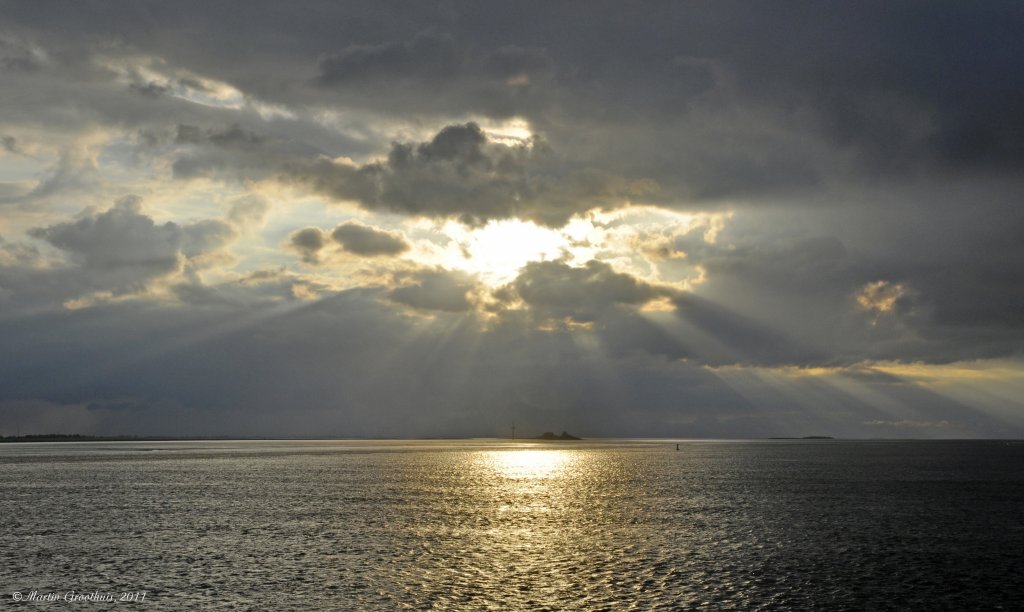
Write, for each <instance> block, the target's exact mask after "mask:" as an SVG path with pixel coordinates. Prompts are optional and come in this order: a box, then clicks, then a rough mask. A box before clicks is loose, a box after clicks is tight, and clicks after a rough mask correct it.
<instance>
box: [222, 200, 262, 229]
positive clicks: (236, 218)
mask: <svg viewBox="0 0 1024 612" xmlns="http://www.w3.org/2000/svg"><path fill="white" fill-rule="evenodd" d="M268 212H270V201H269V200H268V199H267V198H265V197H264V196H261V195H259V194H250V195H245V196H240V197H238V198H235V199H234V200H233V201H232V202H231V206H230V208H229V209H228V215H227V217H228V220H229V221H231V222H232V223H234V224H235V225H237V226H239V227H243V228H248V227H253V226H257V225H260V224H261V223H263V220H264V219H265V218H266V216H267V213H268Z"/></svg>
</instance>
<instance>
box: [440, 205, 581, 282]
mask: <svg viewBox="0 0 1024 612" xmlns="http://www.w3.org/2000/svg"><path fill="white" fill-rule="evenodd" d="M442 231H443V232H444V233H445V234H446V235H447V236H448V237H449V238H451V239H452V240H453V242H454V243H455V244H456V245H457V246H458V248H457V249H454V250H453V251H451V252H450V253H449V255H448V257H447V261H446V262H445V264H446V265H447V267H450V268H455V269H458V270H462V271H464V272H469V273H471V274H475V275H477V276H478V277H479V278H480V279H481V280H482V281H483V282H485V283H487V284H489V285H492V286H499V285H503V284H505V283H508V282H510V281H511V280H512V279H514V278H515V277H516V275H517V274H518V273H519V270H520V268H522V267H523V266H525V265H526V264H527V263H529V262H531V261H540V260H546V259H557V258H559V257H562V256H563V255H564V254H565V253H567V252H569V251H571V243H570V242H569V239H568V238H567V237H566V236H565V235H563V234H562V233H560V232H558V231H556V230H552V229H548V228H546V227H541V226H539V225H537V224H535V223H533V222H532V221H522V220H519V219H505V220H500V221H491V222H489V223H488V224H487V225H485V226H483V227H481V228H467V227H465V226H463V225H461V224H458V223H449V224H446V225H445V227H444V228H443V230H442Z"/></svg>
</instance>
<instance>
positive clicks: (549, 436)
mask: <svg viewBox="0 0 1024 612" xmlns="http://www.w3.org/2000/svg"><path fill="white" fill-rule="evenodd" d="M537 439H538V440H582V439H583V438H577V437H576V436H574V435H572V434H570V433H567V432H564V431H563V432H562V435H560V436H556V435H555V434H554V433H553V432H550V431H545V432H544V433H543V434H541V435H539V436H537Z"/></svg>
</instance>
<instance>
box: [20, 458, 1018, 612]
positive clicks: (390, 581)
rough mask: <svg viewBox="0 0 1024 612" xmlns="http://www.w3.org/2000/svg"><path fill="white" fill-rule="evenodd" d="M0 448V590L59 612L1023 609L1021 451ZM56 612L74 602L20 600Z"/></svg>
mask: <svg viewBox="0 0 1024 612" xmlns="http://www.w3.org/2000/svg"><path fill="white" fill-rule="evenodd" d="M681 449H682V450H680V451H679V452H676V451H675V444H674V443H660V444H655V443H607V444H594V443H521V444H510V443H507V442H501V441H493V442H487V441H474V442H344V441H339V442H334V441H331V442H222V441H220V442H150V443H145V442H140V443H109V442H107V443H80V444H7V445H3V446H0V535H2V539H0V588H2V589H3V593H2V594H0V595H2V601H3V607H7V606H11V607H16V606H14V604H13V600H14V596H13V593H14V592H20V593H22V594H23V595H24V596H27V595H28V594H29V593H30V592H31V591H37V592H38V593H40V594H42V593H48V592H56V593H57V594H58V595H59V596H63V595H64V593H66V592H68V591H71V590H75V591H76V592H78V593H92V592H94V591H98V592H100V593H120V592H122V591H147V592H148V594H147V596H146V600H145V601H144V602H143V603H141V604H131V603H121V604H113V603H76V604H72V605H71V607H72V608H74V609H100V608H106V609H126V608H143V607H145V608H149V609H186V608H190V607H195V608H198V609H204V610H205V609H250V608H251V609H280V610H296V609H318V608H321V609H377V608H379V609H395V608H403V607H408V608H430V607H437V608H442V609H501V610H507V609H531V610H532V609H545V608H546V609H566V608H569V609H573V608H575V609H581V608H582V609H592V608H598V609H599V608H606V609H608V608H614V609H618V608H626V607H630V606H632V607H636V608H639V609H652V608H665V609H673V608H675V609H678V608H685V607H700V606H704V607H707V608H710V609H759V608H782V609H808V608H820V609H828V610H837V609H858V610H860V609H871V610H877V609H908V608H913V609H922V610H925V609H927V610H934V609H957V610H962V609H992V608H1000V607H1002V608H1006V609H1015V608H1017V607H1018V606H1019V605H1021V602H1022V601H1024V443H1019V442H846V441H765V442H684V443H683V444H682V445H681ZM22 605H25V606H26V607H28V606H32V607H35V608H53V607H62V608H65V609H66V608H67V606H68V605H69V604H67V603H39V602H36V603H34V604H24V603H23V604H22Z"/></svg>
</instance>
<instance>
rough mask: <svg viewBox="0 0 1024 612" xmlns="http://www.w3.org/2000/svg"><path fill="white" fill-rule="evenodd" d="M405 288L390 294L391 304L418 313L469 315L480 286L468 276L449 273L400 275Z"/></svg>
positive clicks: (445, 271)
mask: <svg viewBox="0 0 1024 612" xmlns="http://www.w3.org/2000/svg"><path fill="white" fill-rule="evenodd" d="M398 280H399V282H401V283H402V284H401V285H400V286H398V287H396V288H394V289H392V290H391V291H389V292H388V293H387V298H388V299H389V300H391V301H392V302H395V303H398V304H403V305H405V306H409V307H411V308H414V309H417V310H424V311H442V312H456V313H457V312H467V311H470V310H472V309H473V301H472V299H471V297H470V294H471V292H473V291H474V290H475V289H476V285H477V283H476V282H475V281H474V280H473V279H472V278H471V277H469V276H468V275H466V274H462V273H459V272H453V271H449V270H442V269H436V270H418V271H415V272H412V273H407V274H400V275H399V277H398Z"/></svg>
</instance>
